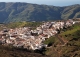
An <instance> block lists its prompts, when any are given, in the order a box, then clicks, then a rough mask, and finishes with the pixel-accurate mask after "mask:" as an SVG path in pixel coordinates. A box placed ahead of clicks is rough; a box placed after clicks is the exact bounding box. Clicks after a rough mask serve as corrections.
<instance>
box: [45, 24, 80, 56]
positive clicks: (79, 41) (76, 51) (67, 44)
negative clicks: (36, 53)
mask: <svg viewBox="0 0 80 57" xmlns="http://www.w3.org/2000/svg"><path fill="white" fill-rule="evenodd" d="M53 39H56V40H57V41H54V43H53V45H52V46H51V47H50V48H47V49H46V52H45V54H46V55H49V56H51V57H80V23H78V24H75V25H73V26H71V27H68V28H65V29H63V30H62V31H61V32H60V34H58V36H55V38H54V37H53ZM50 41H52V40H49V41H48V40H47V41H46V42H47V43H51V42H50ZM62 41H63V42H62Z"/></svg>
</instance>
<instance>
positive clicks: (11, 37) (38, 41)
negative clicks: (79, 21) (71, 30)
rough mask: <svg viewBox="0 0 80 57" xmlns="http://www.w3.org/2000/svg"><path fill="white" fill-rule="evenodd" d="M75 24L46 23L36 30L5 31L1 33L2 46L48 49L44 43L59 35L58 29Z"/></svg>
mask: <svg viewBox="0 0 80 57" xmlns="http://www.w3.org/2000/svg"><path fill="white" fill-rule="evenodd" d="M73 24H75V22H74V21H73V20H67V21H65V22H64V21H54V22H44V23H43V24H42V25H40V26H39V27H37V28H36V29H35V30H31V29H30V27H23V28H15V29H9V30H8V29H3V30H2V31H0V44H2V45H12V46H14V47H23V48H27V49H32V50H36V49H41V48H42V47H47V45H46V44H44V43H43V41H45V40H46V39H48V38H50V37H51V36H53V35H55V34H57V33H58V31H57V29H58V30H59V29H63V27H64V26H71V25H73Z"/></svg>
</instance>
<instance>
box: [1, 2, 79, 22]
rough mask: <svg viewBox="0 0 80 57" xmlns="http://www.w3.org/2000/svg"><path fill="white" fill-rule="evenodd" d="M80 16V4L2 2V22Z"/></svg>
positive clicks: (48, 19) (49, 19)
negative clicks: (60, 5) (56, 4)
mask: <svg viewBox="0 0 80 57" xmlns="http://www.w3.org/2000/svg"><path fill="white" fill-rule="evenodd" d="M70 18H80V5H78V4H77V5H71V6H66V7H57V6H48V5H37V4H30V3H20V2H16V3H5V2H0V23H8V22H20V21H51V20H60V19H70Z"/></svg>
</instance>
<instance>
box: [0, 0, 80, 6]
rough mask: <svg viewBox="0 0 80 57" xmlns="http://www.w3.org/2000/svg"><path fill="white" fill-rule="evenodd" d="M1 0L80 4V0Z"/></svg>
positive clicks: (57, 4) (58, 4)
mask: <svg viewBox="0 0 80 57" xmlns="http://www.w3.org/2000/svg"><path fill="white" fill-rule="evenodd" d="M0 2H27V3H36V4H46V5H54V6H68V5H73V4H80V0H0Z"/></svg>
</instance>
